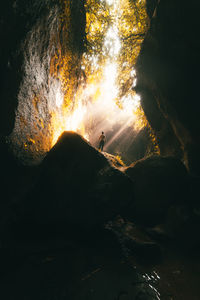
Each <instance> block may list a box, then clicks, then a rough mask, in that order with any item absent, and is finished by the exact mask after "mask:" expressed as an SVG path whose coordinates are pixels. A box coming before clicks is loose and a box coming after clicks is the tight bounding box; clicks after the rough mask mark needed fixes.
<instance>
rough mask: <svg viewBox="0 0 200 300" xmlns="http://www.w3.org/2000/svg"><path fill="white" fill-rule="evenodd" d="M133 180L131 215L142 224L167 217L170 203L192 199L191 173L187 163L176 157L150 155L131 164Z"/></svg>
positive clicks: (127, 171)
mask: <svg viewBox="0 0 200 300" xmlns="http://www.w3.org/2000/svg"><path fill="white" fill-rule="evenodd" d="M125 173H126V174H127V175H128V176H130V178H131V179H132V180H133V182H134V194H135V201H134V203H133V207H132V211H131V213H132V218H133V220H137V222H139V223H141V224H148V225H155V224H158V223H159V222H163V221H164V217H165V215H166V212H167V210H168V208H169V206H170V205H171V204H173V203H185V202H187V201H189V190H190V184H189V177H188V173H187V170H186V168H185V166H184V165H183V164H182V162H181V161H180V160H178V159H175V158H173V157H161V156H150V157H148V158H146V159H142V160H139V161H137V162H136V163H135V164H133V165H132V166H130V167H128V168H127V169H126V171H125Z"/></svg>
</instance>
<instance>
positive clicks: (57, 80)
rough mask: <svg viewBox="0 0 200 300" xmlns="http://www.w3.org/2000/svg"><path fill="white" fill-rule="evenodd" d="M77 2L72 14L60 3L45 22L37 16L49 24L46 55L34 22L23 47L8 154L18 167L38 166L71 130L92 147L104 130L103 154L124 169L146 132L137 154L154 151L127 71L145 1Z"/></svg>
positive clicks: (144, 20)
mask: <svg viewBox="0 0 200 300" xmlns="http://www.w3.org/2000/svg"><path fill="white" fill-rule="evenodd" d="M81 3H82V5H80V6H79V7H78V9H77V8H76V9H74V7H73V5H70V2H66V1H64V2H63V7H62V14H61V13H60V11H56V10H55V11H54V16H51V19H48V18H49V17H48V18H47V17H46V16H44V20H43V22H44V23H45V22H51V26H50V28H51V30H50V32H48V35H49V36H48V39H49V41H48V43H49V44H48V45H45V46H47V49H46V53H43V52H42V51H43V49H42V47H43V46H44V44H45V43H47V41H46V36H44V33H41V32H40V27H39V26H40V25H39V24H37V23H36V25H35V28H34V30H33V32H32V33H30V34H29V36H28V37H27V40H26V42H25V45H24V47H25V52H26V55H25V61H24V72H25V76H24V80H23V83H22V84H21V87H20V90H19V94H18V99H19V103H18V107H17V111H16V121H15V126H14V130H13V132H12V133H11V135H10V140H11V143H12V147H13V149H14V152H15V155H16V156H17V157H18V158H19V159H20V160H22V161H23V162H24V163H25V164H26V163H28V164H30V163H31V164H32V163H33V164H34V163H38V162H40V161H41V159H43V157H44V156H45V154H46V153H47V152H48V151H49V150H50V149H51V148H52V147H53V145H54V144H55V143H56V141H57V139H58V137H59V136H60V135H61V133H62V132H63V131H65V130H72V131H75V132H78V133H79V134H81V135H82V136H84V137H85V138H86V139H87V140H88V141H89V142H90V143H91V144H92V145H93V146H94V147H97V145H98V137H99V135H100V133H101V131H104V132H105V133H106V140H107V142H106V144H105V151H107V152H110V153H112V154H114V155H117V156H120V157H122V159H123V160H125V162H128V163H130V162H131V161H132V160H133V159H134V158H135V159H138V158H141V157H142V156H144V154H145V150H143V149H142V151H141V152H142V153H141V154H139V156H138V154H136V156H135V157H134V156H131V153H133V151H132V150H133V144H134V143H133V141H134V139H135V137H136V136H137V134H138V132H139V131H140V130H141V129H144V127H146V128H147V130H146V131H147V133H146V136H147V137H146V141H145V142H146V143H147V144H148V143H149V144H150V146H149V145H148V146H147V145H145V146H143V148H145V147H146V148H148V147H149V148H150V149H147V152H148V151H149V152H158V147H157V148H156V146H157V145H156V144H155V139H154V142H153V138H152V137H151V135H150V134H149V131H150V129H151V127H150V126H149V124H148V121H147V119H146V118H145V115H144V112H143V110H142V108H141V105H140V95H138V94H137V93H136V92H135V90H134V87H135V85H136V81H137V79H136V71H135V69H134V65H135V63H136V60H137V56H138V54H139V52H140V47H141V43H142V41H143V39H144V36H145V33H146V31H147V29H148V26H149V18H148V16H147V13H146V1H139V0H138V1H133V2H132V1H128V0H126V1H122V0H121V1H114V0H113V1H92V0H90V1H86V2H85V3H83V2H81ZM75 14H78V17H79V19H80V21H79V22H78V24H74V21H73V18H75V17H76V15H75ZM81 26H82V27H83V28H84V29H82V32H80V28H78V29H77V27H81ZM36 33H39V35H41V38H40V39H38V38H36V35H35V34H36ZM60 35H62V39H63V40H64V44H62V43H63V41H61V37H60ZM53 43H55V45H53V46H52V44H53ZM52 48H53V49H52ZM49 59H50V65H49V67H48V66H47V64H48V61H49ZM143 131H144V130H143ZM145 142H144V143H145ZM141 148H142V147H141ZM139 152H140V151H139Z"/></svg>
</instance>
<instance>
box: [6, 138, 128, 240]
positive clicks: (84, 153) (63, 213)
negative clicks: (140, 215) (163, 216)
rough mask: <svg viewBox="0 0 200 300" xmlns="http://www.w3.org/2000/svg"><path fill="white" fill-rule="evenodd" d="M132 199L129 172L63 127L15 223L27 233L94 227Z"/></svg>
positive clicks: (69, 230)
mask: <svg viewBox="0 0 200 300" xmlns="http://www.w3.org/2000/svg"><path fill="white" fill-rule="evenodd" d="M132 198H133V193H132V182H131V180H130V178H129V177H128V176H126V175H125V174H123V173H122V172H120V171H119V170H118V169H116V168H113V167H112V166H111V164H110V163H109V162H108V160H107V159H106V158H105V157H104V155H103V154H101V153H100V152H99V151H98V150H96V149H95V148H93V147H92V146H91V145H90V144H89V143H88V142H87V141H86V140H85V139H84V138H82V137H81V136H80V135H78V134H76V133H74V132H64V133H63V134H62V135H61V137H60V138H59V140H58V142H57V143H56V144H55V146H54V147H53V148H52V149H51V150H50V152H49V153H48V154H47V156H46V157H45V159H44V160H43V162H42V164H41V172H40V177H39V180H38V182H37V183H36V185H35V186H34V188H33V189H32V190H31V191H30V193H28V195H27V196H26V197H25V199H23V201H22V203H21V204H20V207H19V208H20V211H21V212H20V213H19V216H16V217H15V219H16V220H17V221H16V222H15V225H14V226H12V228H15V229H16V231H17V232H18V233H19V231H20V232H23V233H25V234H26V233H27V231H28V232H29V233H28V234H29V235H30V231H33V232H34V233H35V232H36V233H37V234H38V233H42V232H45V234H46V233H49V234H53V233H54V232H56V233H58V232H62V233H63V232H71V231H73V230H76V229H78V232H82V230H83V231H86V230H91V229H95V228H96V227H98V226H101V225H103V223H104V222H106V221H107V220H109V219H110V218H112V217H113V216H115V215H116V214H118V213H120V212H121V213H123V210H125V209H126V207H128V206H129V204H130V202H131V201H132ZM11 223H12V222H11ZM19 226H20V227H19ZM43 230H44V231H43Z"/></svg>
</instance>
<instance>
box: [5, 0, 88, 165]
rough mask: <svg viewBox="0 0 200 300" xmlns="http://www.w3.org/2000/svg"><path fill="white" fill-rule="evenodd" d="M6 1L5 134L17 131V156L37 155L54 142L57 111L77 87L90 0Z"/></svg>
mask: <svg viewBox="0 0 200 300" xmlns="http://www.w3.org/2000/svg"><path fill="white" fill-rule="evenodd" d="M1 6H3V10H2V11H1V19H0V20H1V23H2V24H1V25H2V26H1V36H2V38H1V40H3V43H2V48H1V52H0V62H1V65H0V70H1V72H0V74H1V75H0V76H1V80H0V98H1V101H0V114H1V115H0V134H1V135H9V134H10V133H12V134H11V136H10V140H11V142H12V147H13V148H14V151H15V154H16V156H24V159H26V160H29V156H35V157H34V158H30V159H33V160H37V157H40V156H41V155H42V153H44V152H46V151H48V150H49V149H50V148H51V146H52V141H51V139H52V132H51V122H52V119H53V117H54V115H55V114H56V113H57V112H58V113H59V110H60V109H61V105H62V104H63V103H64V102H65V101H66V98H68V99H69V98H70V99H71V97H70V96H71V95H73V94H74V91H75V89H76V88H77V82H78V78H79V70H80V63H79V62H80V59H81V55H82V52H83V50H84V33H85V11H84V1H83V0H80V1H73V0H71V1H61V0H45V1H39V0H35V1H32V0H28V1H14V0H10V1H7V2H6V4H4V5H3V4H2V5H1ZM74 20H76V22H75V21H74ZM77 20H78V22H77ZM72 61H73V63H72ZM67 72H68V73H70V79H71V80H70V83H69V82H67V83H66V82H65V77H67V76H66V75H68V73H67ZM26 156H27V157H26ZM20 159H22V157H21V158H20Z"/></svg>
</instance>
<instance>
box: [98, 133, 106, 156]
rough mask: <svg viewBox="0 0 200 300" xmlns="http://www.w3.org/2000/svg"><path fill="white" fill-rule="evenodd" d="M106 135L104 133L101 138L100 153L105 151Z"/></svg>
mask: <svg viewBox="0 0 200 300" xmlns="http://www.w3.org/2000/svg"><path fill="white" fill-rule="evenodd" d="M105 139H106V137H105V135H104V132H103V131H102V133H101V135H100V137H99V150H100V151H103V147H104V144H105Z"/></svg>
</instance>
